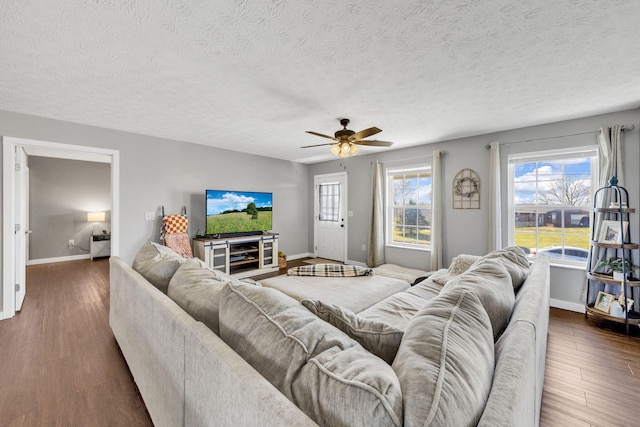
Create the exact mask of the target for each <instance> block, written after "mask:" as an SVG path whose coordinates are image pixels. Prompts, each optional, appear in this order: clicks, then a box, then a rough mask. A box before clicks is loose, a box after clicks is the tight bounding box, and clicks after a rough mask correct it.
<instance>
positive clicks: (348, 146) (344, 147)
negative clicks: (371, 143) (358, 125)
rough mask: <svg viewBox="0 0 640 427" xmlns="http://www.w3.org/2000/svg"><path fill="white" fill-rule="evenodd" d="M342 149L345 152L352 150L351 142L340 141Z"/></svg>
mask: <svg viewBox="0 0 640 427" xmlns="http://www.w3.org/2000/svg"><path fill="white" fill-rule="evenodd" d="M340 151H342V152H343V153H349V151H351V144H349V143H348V142H342V143H340Z"/></svg>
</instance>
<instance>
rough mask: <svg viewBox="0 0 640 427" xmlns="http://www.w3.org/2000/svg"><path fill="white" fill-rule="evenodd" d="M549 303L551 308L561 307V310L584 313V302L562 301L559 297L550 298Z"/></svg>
mask: <svg viewBox="0 0 640 427" xmlns="http://www.w3.org/2000/svg"><path fill="white" fill-rule="evenodd" d="M549 305H550V306H551V307H553V308H561V309H563V310H568V311H575V312H576V313H584V304H578V303H576V302H569V301H563V300H561V299H553V298H552V299H551V300H550V301H549Z"/></svg>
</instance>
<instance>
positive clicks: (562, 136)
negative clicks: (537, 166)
mask: <svg viewBox="0 0 640 427" xmlns="http://www.w3.org/2000/svg"><path fill="white" fill-rule="evenodd" d="M634 127H635V126H634V125H624V126H622V130H623V131H629V130H632V129H633V128H634ZM596 132H600V129H598V130H596V131H589V132H579V133H571V134H568V135H557V136H550V137H548V138H535V139H526V140H524V141H509V142H501V143H499V145H511V144H521V143H523V142H534V141H546V140H548V139H558V138H566V137H568V136H579V135H589V134H593V133H596ZM484 148H486V149H487V150H488V149H490V148H491V144H487V145H485V146H484Z"/></svg>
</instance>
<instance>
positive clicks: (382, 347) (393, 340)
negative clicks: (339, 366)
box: [302, 300, 403, 364]
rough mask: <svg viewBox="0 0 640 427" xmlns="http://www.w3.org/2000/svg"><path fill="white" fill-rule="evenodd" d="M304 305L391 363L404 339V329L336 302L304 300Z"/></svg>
mask: <svg viewBox="0 0 640 427" xmlns="http://www.w3.org/2000/svg"><path fill="white" fill-rule="evenodd" d="M302 305H304V306H305V307H307V308H308V309H309V311H311V312H312V313H313V314H315V315H316V316H318V317H319V318H321V319H322V320H324V321H325V322H329V323H330V324H332V325H333V326H335V327H336V328H338V329H340V330H341V331H342V332H344V333H346V334H347V335H349V336H350V337H351V338H353V339H354V340H356V341H358V342H359V343H360V345H362V346H363V347H364V348H365V349H367V350H369V351H370V352H371V353H373V354H375V355H376V356H378V357H380V358H381V359H382V360H384V361H385V362H387V363H388V364H391V362H393V359H394V358H395V357H396V352H397V351H398V347H399V346H400V341H402V335H403V331H401V330H399V329H397V328H394V327H393V326H391V325H388V324H386V323H382V322H378V321H375V320H368V319H362V318H360V317H358V315H357V314H355V313H353V312H352V311H351V310H348V309H346V308H343V307H339V306H337V305H334V304H324V303H323V302H322V301H317V300H303V301H302Z"/></svg>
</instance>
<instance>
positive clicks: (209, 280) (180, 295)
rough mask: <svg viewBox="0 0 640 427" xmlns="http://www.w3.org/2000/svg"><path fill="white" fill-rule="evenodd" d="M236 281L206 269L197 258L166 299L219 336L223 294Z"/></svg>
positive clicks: (186, 264) (173, 280) (175, 278)
mask: <svg viewBox="0 0 640 427" xmlns="http://www.w3.org/2000/svg"><path fill="white" fill-rule="evenodd" d="M234 280H236V279H232V278H231V277H230V276H228V275H227V274H225V273H222V272H220V271H217V270H211V269H209V268H207V266H206V265H205V263H204V262H202V261H200V260H199V259H198V258H189V259H188V260H186V261H185V262H184V263H183V264H182V265H181V266H180V267H179V268H178V271H176V272H175V274H174V275H173V277H172V278H171V281H170V282H169V289H168V290H167V296H168V297H169V298H171V299H172V300H173V301H175V303H176V304H178V305H179V306H180V307H181V308H182V309H183V310H184V311H186V312H187V313H189V314H190V315H191V317H193V318H194V319H196V320H198V321H200V322H202V323H204V324H205V325H207V326H208V327H209V329H211V330H212V331H213V332H214V333H215V334H217V335H219V334H220V328H219V327H218V323H219V322H218V310H219V306H220V291H221V290H222V288H224V285H226V284H227V283H229V282H231V281H234ZM255 285H256V286H259V285H257V284H255Z"/></svg>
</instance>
